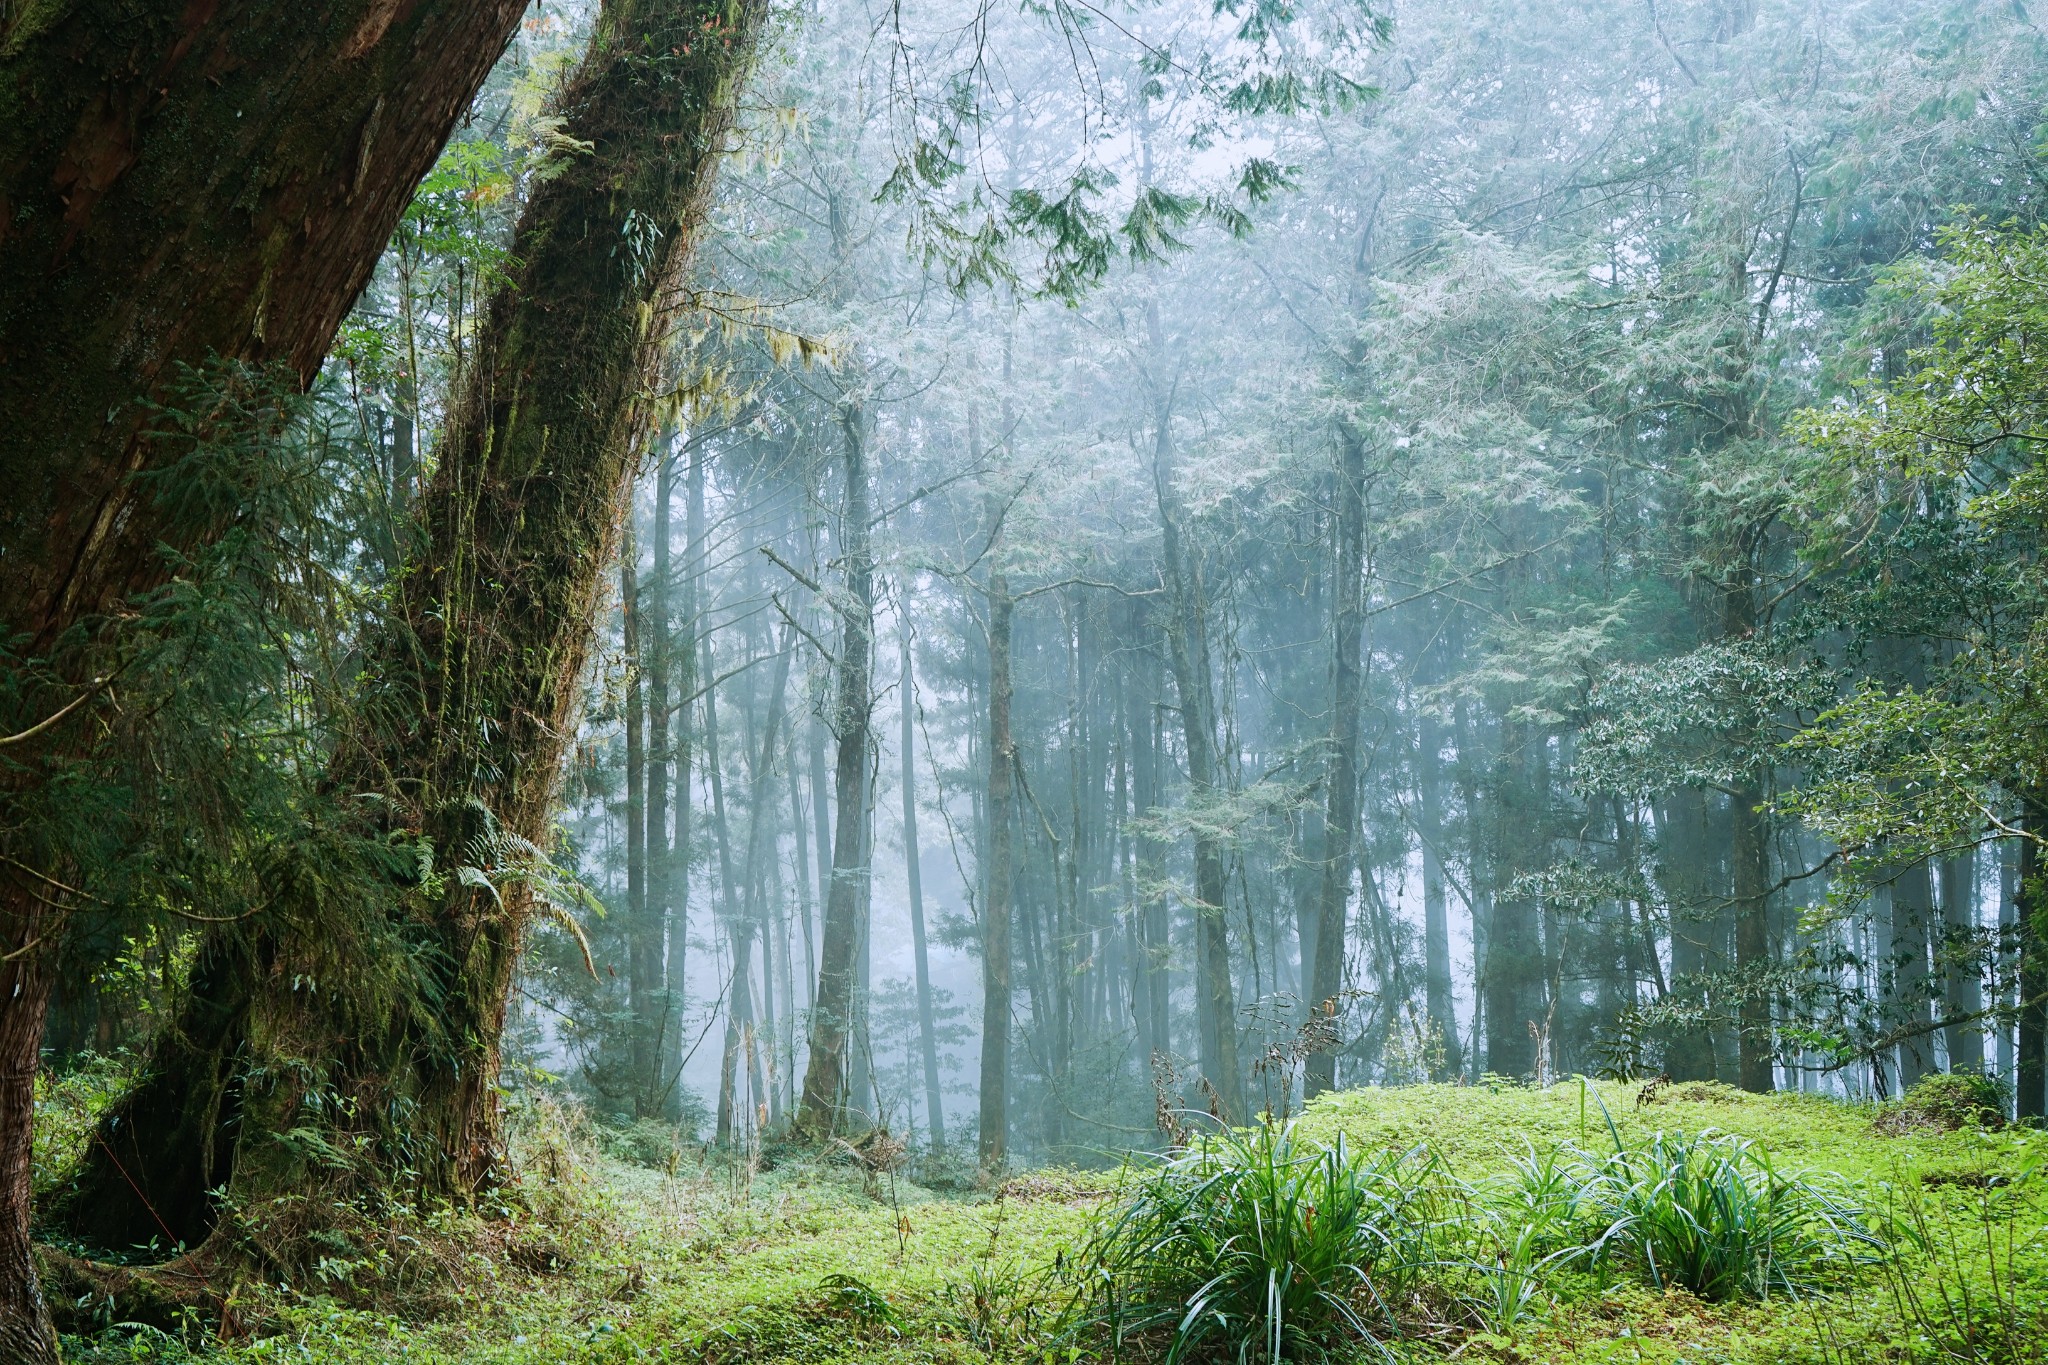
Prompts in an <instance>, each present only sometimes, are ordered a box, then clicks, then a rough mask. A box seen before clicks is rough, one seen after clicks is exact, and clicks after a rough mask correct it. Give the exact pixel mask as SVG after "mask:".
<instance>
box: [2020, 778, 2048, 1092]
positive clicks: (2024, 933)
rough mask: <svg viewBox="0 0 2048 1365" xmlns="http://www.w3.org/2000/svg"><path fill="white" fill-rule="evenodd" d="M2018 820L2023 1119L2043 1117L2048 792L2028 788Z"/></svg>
mask: <svg viewBox="0 0 2048 1365" xmlns="http://www.w3.org/2000/svg"><path fill="white" fill-rule="evenodd" d="M2024 804H2025V812H2024V814H2023V815H2022V816H2021V823H2022V825H2023V826H2024V827H2025V829H2026V831H2027V834H2028V835H2029V836H2031V837H2028V838H2023V839H2021V840H2020V858H2019V863H2020V865H2019V886H2018V890H2017V893H2016V895H2015V896H2014V901H2015V904H2014V907H2013V918H2014V927H2015V930H2016V932H2017V937H2018V940H2019V1038H2018V1041H2017V1043H2016V1046H2015V1048H2014V1054H2015V1067H2014V1069H2015V1070H2016V1071H2018V1073H2019V1094H2018V1095H2017V1096H2016V1098H2015V1101H2014V1106H2013V1107H2014V1110H2015V1113H2016V1115H2017V1116H2018V1117H2019V1118H2022V1119H2030V1118H2032V1119H2038V1118H2048V858H2043V857H2042V855H2041V844H2040V840H2041V839H2042V838H2043V837H2044V835H2048V798H2044V797H2043V796H2042V795H2041V794H2039V793H2038V792H2029V793H2027V794H2026V796H2025V798H2024Z"/></svg>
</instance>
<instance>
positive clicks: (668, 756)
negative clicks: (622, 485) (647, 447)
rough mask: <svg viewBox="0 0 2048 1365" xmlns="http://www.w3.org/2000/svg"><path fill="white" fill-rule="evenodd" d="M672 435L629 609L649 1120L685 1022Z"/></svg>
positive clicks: (637, 949) (644, 1105)
mask: <svg viewBox="0 0 2048 1365" xmlns="http://www.w3.org/2000/svg"><path fill="white" fill-rule="evenodd" d="M673 436H674V433H673V432H670V431H668V430H663V431H662V433H661V434H660V435H659V436H658V437H656V438H655V442H654V461H655V475H654V516H653V525H652V530H653V532H654V535H653V540H654V545H653V551H654V562H653V565H652V569H651V574H650V579H649V586H648V588H647V590H646V591H645V592H643V593H642V594H641V596H640V600H639V601H638V602H637V603H636V604H635V606H636V608H637V609H636V611H635V613H634V614H635V617H636V621H635V624H636V625H637V626H638V627H639V631H640V657H641V663H642V673H643V674H644V676H645V679H646V688H647V692H646V695H647V773H646V780H647V811H646V818H647V834H646V837H645V838H644V839H643V840H642V845H643V847H644V848H645V849H646V856H647V884H646V897H647V898H646V901H645V903H644V904H643V905H642V906H641V912H640V915H639V917H638V918H637V919H636V920H635V922H634V924H633V930H632V933H633V939H632V948H631V956H630V961H629V970H630V971H631V972H632V975H633V989H634V992H635V994H636V1001H635V1004H634V1008H633V1028H634V1033H635V1035H636V1037H637V1038H638V1039H639V1042H638V1055H637V1056H636V1058H635V1065H634V1070H635V1073H636V1074H635V1077H634V1082H633V1111H634V1113H635V1114H637V1115H639V1116H640V1117H642V1118H654V1117H657V1116H659V1115H661V1114H664V1113H667V1112H669V1110H670V1109H671V1105H670V1104H669V1092H668V1084H667V1081H668V1078H667V1076H666V1075H665V1074H664V1073H665V1072H666V1070H667V1068H666V1066H665V1065H664V1061H665V1058H666V1054H667V1050H668V1044H669V1042H670V1040H671V1039H672V1038H675V1037H677V1036H678V1035H679V1034H680V1032H681V1023H682V1021H681V1020H680V1019H678V1018H677V1017H676V1011H675V998H674V996H673V995H671V993H670V992H669V989H668V977H667V971H666V964H665V963H664V962H663V960H662V959H663V955H664V949H665V948H666V943H665V940H666V937H667V930H668V923H669V915H670V913H671V910H672V908H673V898H674V886H675V858H674V854H673V853H672V852H671V850H670V847H669V837H668V809H669V790H670V788H669V777H670V770H671V765H672V764H673V762H674V759H675V750H674V748H673V747H672V744H671V738H670V734H669V680H670V672H671V670H672V669H673V667H674V648H673V646H674V641H675V620H674V613H673V611H672V610H671V606H670V604H671V602H672V601H673V600H674V597H673V585H672V583H671V582H670V575H671V573H672V572H673V566H672V565H671V563H670V554H669V514H670V511H671V509H672V506H673V503H674V500H675V460H674V456H673V453H672V452H671V450H670V449H669V447H670V445H671V444H672V442H673Z"/></svg>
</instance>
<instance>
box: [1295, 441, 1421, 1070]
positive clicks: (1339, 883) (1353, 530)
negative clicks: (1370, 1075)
mask: <svg viewBox="0 0 2048 1365" xmlns="http://www.w3.org/2000/svg"><path fill="white" fill-rule="evenodd" d="M1336 482H1337V486H1336V500H1337V517H1336V524H1335V526H1334V527H1333V531H1334V535H1335V539H1336V542H1337V544H1336V555H1335V559H1334V564H1333V566H1332V572H1333V573H1334V574H1335V577H1336V581H1335V582H1334V583H1333V584H1332V585H1331V591H1330V604H1331V617H1332V625H1333V630H1332V633H1331V634H1332V641H1333V645H1334V648H1333V652H1332V657H1331V663H1330V739H1329V744H1330V756H1329V766H1328V767H1327V768H1326V769H1325V772H1324V779H1323V780H1324V782H1325V783H1326V784H1327V791H1326V792H1325V794H1324V807H1323V885H1322V895H1321V897H1320V898H1319V901H1318V913H1317V916H1316V935H1315V964H1314V967H1313V969H1312V970H1311V972H1310V974H1309V989H1308V1003H1309V1005H1310V1006H1311V1007H1312V1008H1314V1009H1316V1010H1319V1011H1322V1012H1323V1013H1324V1014H1325V1015H1326V1016H1327V1017H1329V1018H1331V1019H1332V1020H1334V1019H1335V1018H1336V1017H1337V1016H1338V1015H1339V1014H1340V1013H1341V1012H1342V1000H1341V997H1342V993H1343V990H1344V957H1345V953H1346V951H1347V950H1348V948H1349V942H1348V935H1347V934H1346V933H1345V929H1346V925H1347V921H1348V920H1349V918H1350V916H1349V913H1348V912H1349V910H1350V908H1351V863H1352V847H1353V845H1354V844H1355V842H1356V838H1357V829H1358V701H1359V689H1360V667H1359V658H1358V651H1359V648H1360V646H1361V645H1362V644H1363V642H1364V636H1365V443H1364V441H1362V440H1361V439H1359V437H1358V435H1357V433H1355V432H1352V431H1350V430H1345V431H1343V432H1340V433H1339V435H1338V443H1337V480H1336ZM1439 900H1441V897H1439ZM1439 908H1441V907H1439ZM1336 1083H1337V1054H1336V1053H1335V1052H1333V1051H1322V1052H1315V1053H1311V1054H1310V1055H1309V1057H1308V1063H1307V1065H1306V1066H1305V1067H1304V1068H1303V1077H1302V1089H1303V1092H1304V1093H1305V1094H1306V1095H1308V1096H1309V1097H1311V1098H1313V1097H1314V1096H1315V1095H1318V1094H1320V1093H1321V1092H1323V1091H1325V1090H1328V1089H1330V1088H1331V1087H1332V1086H1334V1085H1335V1084H1336Z"/></svg>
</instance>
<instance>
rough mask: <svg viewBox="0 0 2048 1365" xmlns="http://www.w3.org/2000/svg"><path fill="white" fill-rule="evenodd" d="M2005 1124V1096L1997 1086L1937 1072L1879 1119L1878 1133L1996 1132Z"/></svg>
mask: <svg viewBox="0 0 2048 1365" xmlns="http://www.w3.org/2000/svg"><path fill="white" fill-rule="evenodd" d="M2004 1124H2005V1096H2004V1095H2003V1094H2001V1093H2000V1092H1999V1089H1998V1082H1997V1081H1994V1080H1992V1079H1991V1078H1990V1077H1989V1076H1985V1075H1982V1074H1980V1073H1978V1072H1974V1071H1936V1072H1933V1073H1931V1074H1929V1075H1926V1076H1922V1077H1921V1078H1920V1079H1919V1080H1918V1081H1915V1082H1914V1083H1913V1086H1912V1088H1911V1089H1909V1090H1908V1091H1906V1093H1905V1094H1904V1095H1902V1096H1900V1097H1899V1099H1898V1102H1897V1103H1896V1104H1892V1105H1888V1106H1886V1108H1885V1110H1884V1112H1883V1113H1881V1114H1880V1115H1878V1120H1877V1126H1878V1129H1879V1131H1881V1132H1886V1133H1910V1132H1917V1131H1924V1130H1928V1129H1933V1130H1938V1131H1941V1132H1948V1133H1953V1132H1956V1131H1958V1130H1959V1129H1963V1128H1999V1127H2003V1126H2004Z"/></svg>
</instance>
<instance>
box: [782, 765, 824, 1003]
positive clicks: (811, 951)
mask: <svg viewBox="0 0 2048 1365" xmlns="http://www.w3.org/2000/svg"><path fill="white" fill-rule="evenodd" d="M796 759H797V747H796V740H795V737H794V736H792V737H791V740H790V751H789V829H790V835H791V842H792V843H794V844H795V845H796V897H797V901H796V913H797V919H798V921H799V922H800V925H801V928H802V931H803V939H804V972H803V982H804V989H805V990H806V991H808V990H810V989H811V987H812V985H813V984H815V983H816V981H817V979H818V950H817V944H816V942H815V940H813V938H812V937H811V852H810V839H809V837H808V834H807V832H806V831H805V829H804V794H803V786H802V783H801V781H800V780H799V778H798V776H797V762H796ZM822 851H823V850H820V852H822ZM792 1004H794V1002H792ZM810 1007H811V1006H810V1001H809V1000H808V999H806V1000H805V1002H804V1005H803V1008H804V1009H805V1010H806V1011H808V1010H809V1009H810Z"/></svg>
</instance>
